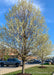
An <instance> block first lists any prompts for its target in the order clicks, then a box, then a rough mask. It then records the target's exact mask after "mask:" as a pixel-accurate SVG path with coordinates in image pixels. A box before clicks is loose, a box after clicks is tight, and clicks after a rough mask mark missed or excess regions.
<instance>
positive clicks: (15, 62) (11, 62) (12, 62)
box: [0, 58, 21, 67]
mask: <svg viewBox="0 0 54 75" xmlns="http://www.w3.org/2000/svg"><path fill="white" fill-rule="evenodd" d="M0 65H1V67H4V65H6V66H9V65H15V66H16V67H18V66H19V65H21V61H20V60H18V59H17V58H9V59H7V61H0Z"/></svg>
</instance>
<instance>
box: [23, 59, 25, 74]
mask: <svg viewBox="0 0 54 75" xmlns="http://www.w3.org/2000/svg"><path fill="white" fill-rule="evenodd" d="M24 73H25V61H23V60H22V74H24Z"/></svg>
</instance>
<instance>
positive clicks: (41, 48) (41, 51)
mask: <svg viewBox="0 0 54 75" xmlns="http://www.w3.org/2000/svg"><path fill="white" fill-rule="evenodd" d="M37 43H38V46H37V50H36V52H35V53H36V55H37V56H38V57H39V58H40V59H41V61H42V66H43V62H44V60H45V59H46V58H47V56H48V55H50V54H51V52H52V50H53V49H52V48H53V45H52V42H51V41H50V40H49V36H48V34H42V35H40V36H39V37H38V39H37Z"/></svg>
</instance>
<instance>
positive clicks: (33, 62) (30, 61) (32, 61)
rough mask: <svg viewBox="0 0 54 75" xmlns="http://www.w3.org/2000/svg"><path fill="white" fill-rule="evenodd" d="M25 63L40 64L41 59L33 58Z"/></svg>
mask: <svg viewBox="0 0 54 75" xmlns="http://www.w3.org/2000/svg"><path fill="white" fill-rule="evenodd" d="M27 63H28V64H40V63H41V61H40V60H36V59H33V60H29V61H28V62H27Z"/></svg>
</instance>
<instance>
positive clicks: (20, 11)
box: [0, 0, 46, 74]
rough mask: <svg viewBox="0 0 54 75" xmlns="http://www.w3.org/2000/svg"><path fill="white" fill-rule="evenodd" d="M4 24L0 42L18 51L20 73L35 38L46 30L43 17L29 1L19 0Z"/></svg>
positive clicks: (0, 32)
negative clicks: (20, 59)
mask: <svg viewBox="0 0 54 75" xmlns="http://www.w3.org/2000/svg"><path fill="white" fill-rule="evenodd" d="M5 18H6V24H5V25H3V27H2V28H1V29H0V37H1V39H0V40H1V41H2V42H3V43H4V44H5V45H8V46H10V47H12V48H15V49H17V50H18V52H19V55H20V57H21V58H22V61H23V66H22V73H23V74H24V73H25V70H24V64H25V60H26V57H27V56H28V53H29V52H31V51H32V50H34V48H35V44H36V41H37V39H36V37H37V36H38V35H40V34H41V33H43V32H44V31H45V30H46V25H45V21H44V18H43V16H42V15H41V12H40V10H39V9H36V7H35V6H34V5H33V4H32V3H31V2H30V1H29V2H27V1H26V0H19V1H18V4H17V5H14V6H13V7H12V9H9V13H7V14H6V15H5Z"/></svg>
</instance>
